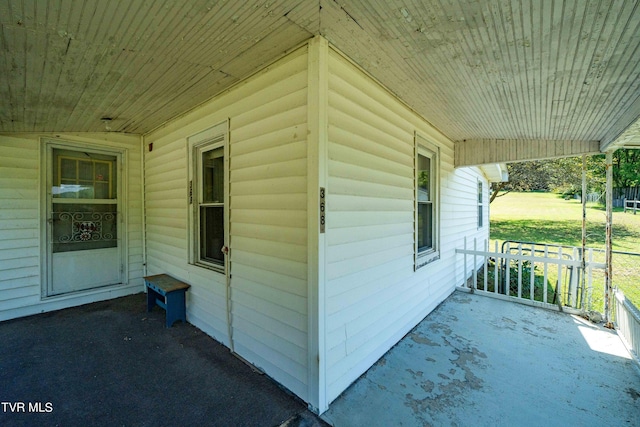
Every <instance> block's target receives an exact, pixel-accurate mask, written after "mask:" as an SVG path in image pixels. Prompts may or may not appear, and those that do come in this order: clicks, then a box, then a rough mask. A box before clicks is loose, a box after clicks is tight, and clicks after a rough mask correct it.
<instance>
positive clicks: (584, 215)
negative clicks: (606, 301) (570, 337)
mask: <svg viewBox="0 0 640 427" xmlns="http://www.w3.org/2000/svg"><path fill="white" fill-rule="evenodd" d="M586 193H587V156H586V154H583V155H582V256H581V257H580V261H581V263H580V265H581V268H582V280H581V285H582V295H581V297H582V303H581V304H580V305H581V307H580V308H581V309H582V310H584V283H585V281H584V276H585V273H586V269H585V267H586V253H585V251H586V249H587V194H586ZM576 303H577V302H576Z"/></svg>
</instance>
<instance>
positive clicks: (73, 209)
mask: <svg viewBox="0 0 640 427" xmlns="http://www.w3.org/2000/svg"><path fill="white" fill-rule="evenodd" d="M48 153H49V160H50V161H49V165H50V171H51V173H50V174H49V179H48V181H49V184H48V186H49V188H48V190H49V191H47V205H48V206H47V207H48V212H47V218H48V221H47V224H48V230H47V236H48V242H47V248H48V254H47V255H48V260H49V262H48V267H49V274H48V284H47V292H46V293H47V296H52V295H60V294H66V293H69V292H77V291H82V290H86V289H92V288H97V287H102V286H109V285H114V284H119V283H121V282H122V271H123V269H122V251H121V247H120V239H119V233H120V230H119V229H118V225H119V223H120V221H119V215H120V213H121V212H122V211H121V209H120V206H119V203H118V187H119V179H120V177H119V176H118V171H119V170H120V167H119V166H120V156H119V154H118V153H108V152H92V151H87V150H75V149H68V148H55V147H50V149H49V150H48Z"/></svg>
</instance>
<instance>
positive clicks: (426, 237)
mask: <svg viewBox="0 0 640 427" xmlns="http://www.w3.org/2000/svg"><path fill="white" fill-rule="evenodd" d="M428 249H433V204H432V203H418V252H423V251H426V250H428Z"/></svg>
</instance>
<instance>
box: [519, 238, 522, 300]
mask: <svg viewBox="0 0 640 427" xmlns="http://www.w3.org/2000/svg"><path fill="white" fill-rule="evenodd" d="M518 298H522V243H518Z"/></svg>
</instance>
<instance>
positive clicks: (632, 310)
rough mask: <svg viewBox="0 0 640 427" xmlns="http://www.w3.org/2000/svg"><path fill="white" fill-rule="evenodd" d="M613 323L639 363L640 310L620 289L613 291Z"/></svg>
mask: <svg viewBox="0 0 640 427" xmlns="http://www.w3.org/2000/svg"><path fill="white" fill-rule="evenodd" d="M614 296H615V297H614V299H613V300H614V309H615V323H616V326H617V328H618V335H620V336H621V337H622V338H624V341H626V343H625V344H626V345H627V347H628V348H629V349H630V350H631V353H632V354H633V356H634V357H635V359H636V362H637V363H640V311H639V310H638V308H637V307H636V306H635V305H633V303H632V302H631V301H629V300H627V299H626V298H625V297H624V293H623V292H622V291H621V290H620V289H616V290H615V291H614Z"/></svg>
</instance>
